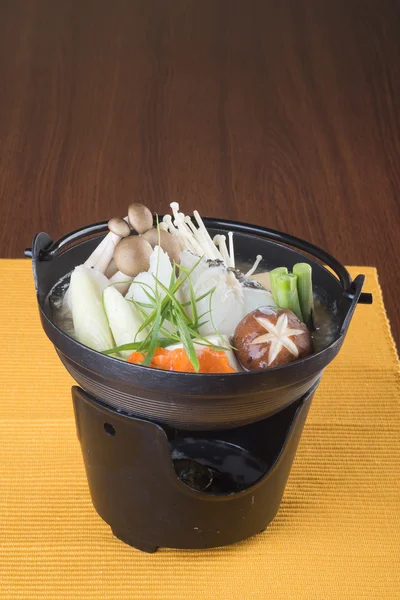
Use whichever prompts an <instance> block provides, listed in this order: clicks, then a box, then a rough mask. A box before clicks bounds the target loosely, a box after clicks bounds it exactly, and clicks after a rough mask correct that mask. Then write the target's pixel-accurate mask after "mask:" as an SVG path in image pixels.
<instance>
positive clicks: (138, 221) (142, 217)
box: [128, 202, 153, 234]
mask: <svg viewBox="0 0 400 600" xmlns="http://www.w3.org/2000/svg"><path fill="white" fill-rule="evenodd" d="M128 220H129V223H130V226H131V227H132V229H134V230H135V231H137V233H140V234H141V233H146V231H148V230H149V229H151V228H152V227H153V215H152V214H151V212H150V210H149V209H148V208H147V206H144V205H143V204H138V203H136V202H134V203H133V204H131V205H130V206H129V208H128Z"/></svg>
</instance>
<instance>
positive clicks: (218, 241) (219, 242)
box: [213, 235, 229, 267]
mask: <svg viewBox="0 0 400 600" xmlns="http://www.w3.org/2000/svg"><path fill="white" fill-rule="evenodd" d="M213 242H214V244H215V245H216V246H218V248H219V251H220V253H221V256H222V258H223V259H224V262H225V264H226V266H227V267H229V254H228V248H227V247H226V237H225V236H224V235H216V236H214V239H213Z"/></svg>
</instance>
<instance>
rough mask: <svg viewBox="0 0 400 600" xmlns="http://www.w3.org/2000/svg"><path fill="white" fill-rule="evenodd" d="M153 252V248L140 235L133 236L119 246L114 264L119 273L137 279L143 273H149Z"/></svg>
mask: <svg viewBox="0 0 400 600" xmlns="http://www.w3.org/2000/svg"><path fill="white" fill-rule="evenodd" d="M152 252H153V248H152V247H151V246H150V244H149V242H147V241H146V240H144V239H143V238H142V237H140V236H138V235H131V236H129V237H126V238H124V239H122V240H121V241H120V242H119V244H117V246H116V248H115V250H114V262H115V264H116V265H117V267H118V270H119V271H121V272H122V273H124V274H125V275H128V277H135V276H136V275H138V274H139V273H142V271H148V269H149V266H150V262H149V259H150V255H151V253H152Z"/></svg>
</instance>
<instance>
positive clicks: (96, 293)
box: [68, 265, 114, 351]
mask: <svg viewBox="0 0 400 600" xmlns="http://www.w3.org/2000/svg"><path fill="white" fill-rule="evenodd" d="M108 283H109V282H108V279H107V277H106V276H105V275H103V274H102V273H99V272H98V271H95V270H94V269H88V268H86V267H85V266H84V265H80V266H79V267H76V268H75V270H74V271H73V273H72V275H71V283H70V286H69V298H68V301H69V304H70V306H71V310H72V319H73V323H74V330H75V337H76V339H77V340H78V341H79V342H81V344H85V346H89V348H92V349H93V350H98V351H102V350H108V349H109V348H112V347H113V346H114V340H113V336H112V334H111V330H110V326H109V324H108V320H107V316H106V313H105V310H104V307H103V303H102V295H103V291H104V289H105V288H106V287H107V286H108Z"/></svg>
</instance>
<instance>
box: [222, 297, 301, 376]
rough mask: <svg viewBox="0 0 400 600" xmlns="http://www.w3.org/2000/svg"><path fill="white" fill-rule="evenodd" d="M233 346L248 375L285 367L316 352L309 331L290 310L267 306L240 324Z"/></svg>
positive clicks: (250, 314)
mask: <svg viewBox="0 0 400 600" xmlns="http://www.w3.org/2000/svg"><path fill="white" fill-rule="evenodd" d="M232 344H233V346H234V347H235V349H236V350H235V353H236V356H237V358H238V359H239V361H240V362H241V364H242V366H243V368H244V369H246V370H248V371H253V370H257V369H267V368H271V367H279V366H282V365H286V364H288V363H290V362H292V361H294V360H298V359H299V358H304V357H305V356H308V355H309V354H311V352H312V351H313V347H312V339H311V334H310V332H309V330H308V329H307V327H306V325H305V324H304V323H302V322H301V321H300V320H299V319H298V318H297V317H296V315H295V314H294V313H293V312H292V311H291V310H288V309H285V308H272V307H267V306H265V307H261V308H257V309H256V310H253V311H252V312H251V313H249V314H248V315H246V316H245V317H244V319H242V321H240V323H239V324H238V325H237V327H236V330H235V333H234V336H233V340H232Z"/></svg>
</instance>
